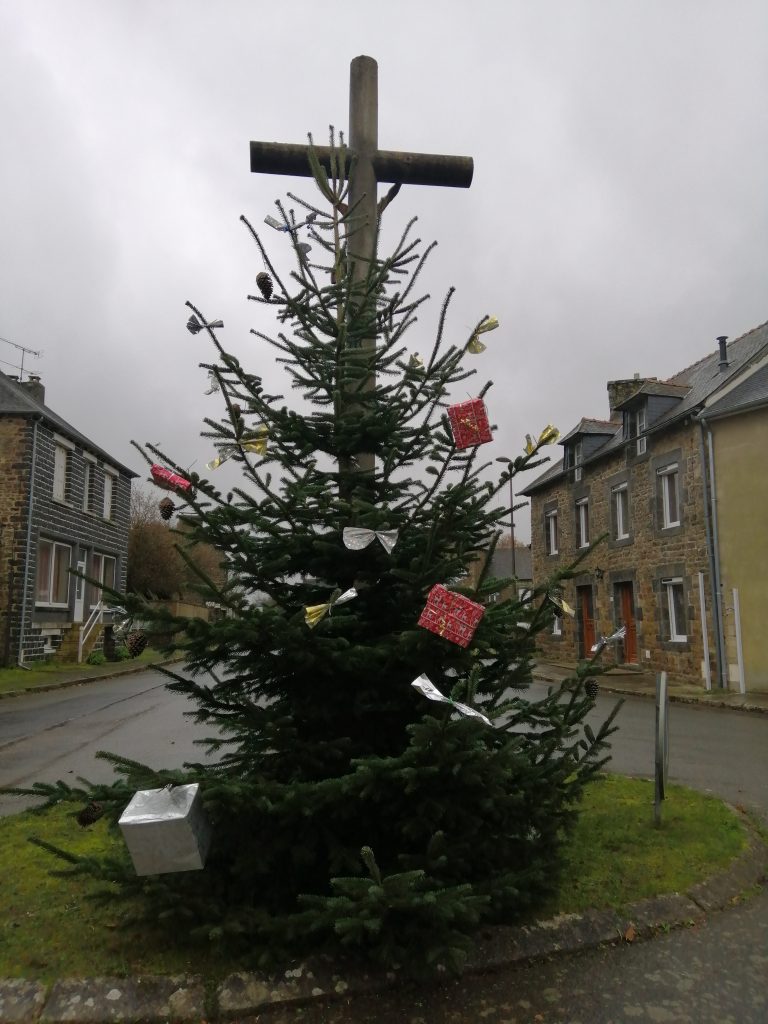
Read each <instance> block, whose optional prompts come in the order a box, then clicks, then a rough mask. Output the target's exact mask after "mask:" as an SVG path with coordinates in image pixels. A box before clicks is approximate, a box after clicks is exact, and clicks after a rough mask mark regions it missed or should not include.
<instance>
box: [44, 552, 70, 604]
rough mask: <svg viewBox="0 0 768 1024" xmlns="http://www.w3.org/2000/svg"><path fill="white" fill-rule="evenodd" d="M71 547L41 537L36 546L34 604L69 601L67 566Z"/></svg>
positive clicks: (66, 602) (64, 602)
mask: <svg viewBox="0 0 768 1024" xmlns="http://www.w3.org/2000/svg"><path fill="white" fill-rule="evenodd" d="M71 559H72V548H71V547H70V546H69V545H68V544H57V543H56V542H55V541H52V540H43V539H42V538H41V540H40V543H39V544H38V547H37V581H36V584H35V602H36V604H55V605H63V606H64V607H66V605H67V604H68V602H69V566H70V563H71Z"/></svg>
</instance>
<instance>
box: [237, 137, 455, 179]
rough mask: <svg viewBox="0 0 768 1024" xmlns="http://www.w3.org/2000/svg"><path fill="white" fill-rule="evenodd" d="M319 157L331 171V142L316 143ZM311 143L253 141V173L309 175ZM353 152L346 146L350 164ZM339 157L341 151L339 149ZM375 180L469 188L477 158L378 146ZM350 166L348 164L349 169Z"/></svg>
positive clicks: (374, 165)
mask: <svg viewBox="0 0 768 1024" xmlns="http://www.w3.org/2000/svg"><path fill="white" fill-rule="evenodd" d="M314 148H315V153H316V154H317V158H318V160H319V161H320V163H321V164H322V166H323V167H324V168H325V169H326V171H327V172H328V173H329V174H330V173H331V150H330V147H329V146H315V147H314ZM308 154H309V147H308V146H302V145H292V144H291V143H284V142H252V143H251V170H252V171H253V172H254V174H259V173H260V174H286V175H289V176H291V177H304V178H306V177H309V176H310V175H311V171H310V170H309V155H308ZM352 155H353V154H352V152H351V151H350V150H347V161H346V162H347V165H349V163H350V158H351V157H352ZM337 159H338V153H337ZM372 163H373V170H374V174H375V175H376V181H385V182H387V183H400V184H402V185H445V186H448V187H452V188H469V186H470V185H471V184H472V174H473V172H474V162H473V160H472V157H471V156H442V155H440V154H437V153H401V152H396V151H393V150H381V149H380V150H378V151H377V152H376V153H374V155H373V157H372ZM348 169H349V166H347V168H346V170H348Z"/></svg>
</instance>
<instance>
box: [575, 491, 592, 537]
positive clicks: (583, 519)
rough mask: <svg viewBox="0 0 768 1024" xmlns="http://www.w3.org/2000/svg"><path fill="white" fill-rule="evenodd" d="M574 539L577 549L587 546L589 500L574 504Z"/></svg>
mask: <svg viewBox="0 0 768 1024" xmlns="http://www.w3.org/2000/svg"><path fill="white" fill-rule="evenodd" d="M576 538H577V547H580V548H586V547H588V546H589V498H582V499H581V500H580V501H577V502H576Z"/></svg>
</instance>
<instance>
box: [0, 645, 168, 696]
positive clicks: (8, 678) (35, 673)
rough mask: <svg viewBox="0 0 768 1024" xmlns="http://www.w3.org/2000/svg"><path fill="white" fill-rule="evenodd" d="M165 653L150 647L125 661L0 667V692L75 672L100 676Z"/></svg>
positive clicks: (163, 656)
mask: <svg viewBox="0 0 768 1024" xmlns="http://www.w3.org/2000/svg"><path fill="white" fill-rule="evenodd" d="M167 659H168V655H167V654H160V653H159V652H158V651H154V650H152V649H151V648H147V649H146V650H144V651H142V653H141V654H140V655H139V656H138V658H132V659H131V660H130V663H129V662H126V661H114V662H113V661H108V662H106V664H104V665H89V664H88V663H87V662H85V661H84V662H82V663H78V662H63V661H47V662H45V663H43V664H40V665H35V666H34V668H29V669H24V668H0V693H7V692H8V691H9V690H33V689H34V688H35V687H36V686H45V685H46V684H48V683H53V682H56V678H57V677H58V676H63V675H72V674H74V673H77V674H78V675H80V676H82V678H83V679H87V678H88V677H89V676H94V677H96V676H101V675H104V674H105V672H107V671H108V670H111V669H113V668H116V669H117V670H118V671H120V669H121V668H122V667H123V666H125V665H127V664H131V665H148V664H150V663H151V662H153V661H166V660H167Z"/></svg>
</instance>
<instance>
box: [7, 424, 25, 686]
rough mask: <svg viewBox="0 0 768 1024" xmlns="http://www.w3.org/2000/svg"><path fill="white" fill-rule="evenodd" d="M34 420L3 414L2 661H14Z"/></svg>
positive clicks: (17, 639) (17, 633)
mask: <svg viewBox="0 0 768 1024" xmlns="http://www.w3.org/2000/svg"><path fill="white" fill-rule="evenodd" d="M30 438H31V423H30V422H29V421H28V420H26V419H24V418H22V417H18V418H17V417H10V416H9V417H0V665H1V666H9V665H12V664H14V663H15V661H16V653H17V651H18V643H19V624H20V610H21V596H22V577H23V566H24V555H25V551H26V541H27V522H28V507H29V474H30V469H31V455H30V450H29V448H30Z"/></svg>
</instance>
